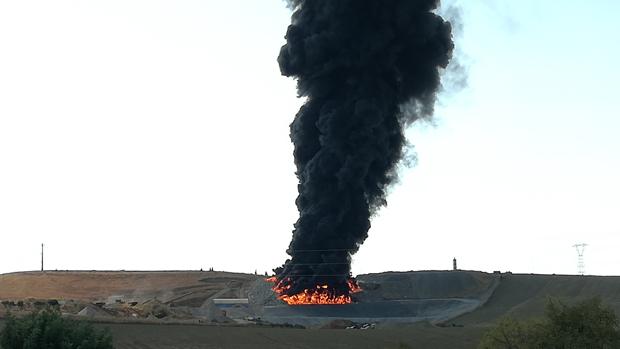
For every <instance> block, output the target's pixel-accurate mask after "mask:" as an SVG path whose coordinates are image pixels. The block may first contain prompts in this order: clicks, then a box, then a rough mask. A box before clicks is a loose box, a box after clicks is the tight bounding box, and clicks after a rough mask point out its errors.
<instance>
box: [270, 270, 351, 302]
mask: <svg viewBox="0 0 620 349" xmlns="http://www.w3.org/2000/svg"><path fill="white" fill-rule="evenodd" d="M265 281H269V282H274V283H276V285H275V286H274V287H273V290H274V291H275V292H276V293H277V294H278V299H280V300H282V301H284V302H286V303H287V304H288V305H300V304H349V303H351V302H352V300H351V296H349V295H339V296H336V295H335V294H334V292H333V290H330V288H329V286H328V285H316V288H313V289H305V290H303V291H302V292H300V293H297V294H294V295H287V294H282V293H283V292H284V291H286V290H288V289H289V288H291V285H290V284H287V283H283V282H282V281H280V282H278V280H277V278H276V277H275V276H273V277H270V278H268V279H265ZM347 284H348V285H349V293H356V292H360V291H361V290H362V289H361V288H360V287H359V286H358V285H357V283H356V282H355V280H353V279H350V280H348V281H347Z"/></svg>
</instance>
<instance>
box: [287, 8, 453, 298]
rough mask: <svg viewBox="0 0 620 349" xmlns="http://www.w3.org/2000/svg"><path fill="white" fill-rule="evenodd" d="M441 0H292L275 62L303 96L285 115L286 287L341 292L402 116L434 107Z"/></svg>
mask: <svg viewBox="0 0 620 349" xmlns="http://www.w3.org/2000/svg"><path fill="white" fill-rule="evenodd" d="M438 2H439V1H438V0H296V1H292V2H291V5H292V7H293V9H294V12H293V15H292V24H291V25H290V26H289V27H288V31H287V33H286V40H287V43H286V45H284V46H283V47H282V49H281V51H280V55H279V57H278V62H279V64H280V70H281V71H282V74H283V75H286V76H292V77H295V78H297V89H298V93H299V95H300V96H304V97H307V101H306V103H305V104H304V106H302V107H301V109H300V110H299V112H298V113H297V115H296V117H295V120H294V121H293V123H292V124H291V139H292V141H293V143H294V145H295V150H294V156H295V164H296V166H297V177H298V178H299V186H298V190H299V196H298V197H297V200H296V204H297V207H298V209H299V213H300V216H299V220H298V221H297V223H295V229H294V231H293V240H292V241H291V244H290V246H289V249H288V250H287V253H288V254H289V255H290V256H291V258H290V259H289V260H287V261H286V262H285V264H284V265H283V266H282V267H280V268H277V269H276V277H277V279H278V281H279V282H280V285H281V286H286V287H285V288H287V289H286V290H285V292H284V293H285V294H288V295H292V294H296V293H299V292H301V291H303V290H304V289H307V288H308V289H312V288H314V287H315V286H316V285H319V284H321V285H325V284H326V285H329V289H330V290H331V292H333V293H334V295H335V296H339V295H348V293H349V292H348V286H347V280H348V279H349V278H350V271H351V263H350V262H351V255H352V254H354V253H355V252H357V250H358V248H359V246H360V245H361V244H362V243H363V242H364V240H365V239H366V237H367V236H368V230H369V229H370V218H371V216H372V215H373V214H374V213H375V212H376V211H377V210H378V209H379V208H380V207H381V206H382V205H385V203H386V201H385V197H386V189H387V188H388V186H389V185H390V184H391V183H393V182H394V181H395V180H396V170H395V168H396V164H397V163H398V161H399V159H401V157H402V156H403V152H404V145H405V138H404V135H403V130H404V127H405V126H406V125H409V124H410V123H411V122H413V121H415V120H416V119H418V118H421V117H425V116H430V115H431V114H432V112H433V106H434V103H435V94H436V92H437V90H438V89H439V87H440V72H441V69H442V68H445V67H446V66H447V65H448V62H449V61H450V58H451V55H452V50H453V47H454V45H453V42H452V35H451V27H450V23H448V22H446V21H444V20H443V19H442V18H441V17H439V16H438V15H437V14H435V13H433V10H435V9H436V8H437V6H438Z"/></svg>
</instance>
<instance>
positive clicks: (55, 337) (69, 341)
mask: <svg viewBox="0 0 620 349" xmlns="http://www.w3.org/2000/svg"><path fill="white" fill-rule="evenodd" d="M0 346H1V347H2V348H3V349H39V348H45V349H74V348H75V349H77V348H79V349H110V348H114V346H113V345H112V337H111V335H110V334H109V332H108V331H106V330H104V331H97V330H96V329H95V328H94V327H93V326H92V325H91V324H90V323H86V322H82V321H75V320H68V319H63V318H62V317H61V316H60V313H58V312H57V311H53V310H49V309H46V310H43V311H40V312H35V313H32V314H30V315H27V316H26V317H24V318H16V317H14V316H11V315H9V317H8V319H7V321H6V325H5V327H4V330H3V331H2V332H1V333H0Z"/></svg>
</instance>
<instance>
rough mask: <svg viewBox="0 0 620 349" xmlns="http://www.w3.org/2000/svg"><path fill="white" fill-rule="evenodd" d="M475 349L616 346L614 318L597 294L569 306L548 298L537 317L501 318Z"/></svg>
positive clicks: (605, 348)
mask: <svg viewBox="0 0 620 349" xmlns="http://www.w3.org/2000/svg"><path fill="white" fill-rule="evenodd" d="M478 348H479V349H612V348H620V330H619V328H618V318H617V316H616V314H615V313H614V312H613V310H611V309H609V308H607V307H605V306H603V305H602V303H601V300H600V299H599V298H594V299H590V300H586V301H583V302H580V303H577V304H575V305H573V306H569V305H566V304H564V303H562V302H559V301H552V300H549V302H548V303H547V307H546V310H545V317H544V318H543V319H541V320H531V321H517V320H514V319H510V318H505V319H503V320H502V321H500V323H499V324H498V325H497V327H495V328H493V329H491V330H490V331H489V332H487V333H486V334H485V335H484V337H483V338H482V340H481V342H480V345H479V346H478Z"/></svg>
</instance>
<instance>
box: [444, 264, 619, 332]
mask: <svg viewBox="0 0 620 349" xmlns="http://www.w3.org/2000/svg"><path fill="white" fill-rule="evenodd" d="M595 296H599V297H601V298H602V299H603V302H604V303H605V304H607V305H609V306H611V307H612V308H613V309H614V310H615V311H616V313H618V314H620V277H616V276H604V277H603V276H574V275H573V276H571V275H529V274H514V275H510V274H509V275H504V277H503V279H502V281H501V283H500V285H499V286H498V287H497V289H496V290H495V292H494V293H493V295H492V296H491V298H490V299H489V301H488V302H487V303H486V304H485V305H484V306H483V307H481V308H480V309H478V310H476V311H474V312H472V313H470V314H466V315H464V316H461V317H459V318H457V319H455V320H454V322H456V323H460V324H465V325H466V326H471V325H482V326H484V325H488V324H490V323H493V322H496V321H497V320H498V319H500V318H501V317H503V316H507V315H510V316H512V317H516V318H521V319H523V318H531V317H539V316H542V315H543V313H544V308H545V304H546V302H547V299H548V298H549V297H553V298H557V299H560V300H563V301H567V302H571V301H576V300H580V299H585V298H591V297H595Z"/></svg>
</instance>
